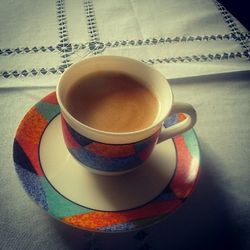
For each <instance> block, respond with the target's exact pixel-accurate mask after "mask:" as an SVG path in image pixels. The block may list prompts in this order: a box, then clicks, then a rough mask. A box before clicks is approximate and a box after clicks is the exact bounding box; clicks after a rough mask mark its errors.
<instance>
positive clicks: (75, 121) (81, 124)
mask: <svg viewBox="0 0 250 250" xmlns="http://www.w3.org/2000/svg"><path fill="white" fill-rule="evenodd" d="M96 58H115V59H121V60H127V61H133V62H136V63H138V64H141V65H143V67H146V68H148V69H150V70H153V71H156V72H157V74H158V75H160V76H161V77H162V78H164V80H165V81H166V87H168V89H169V93H170V96H168V98H171V100H170V103H171V104H173V100H174V96H173V92H172V90H171V87H170V85H169V83H168V80H167V79H166V78H165V76H164V75H163V74H162V73H161V72H160V71H158V70H156V69H154V68H151V67H150V66H149V65H147V64H145V63H143V62H141V61H139V60H136V59H133V58H130V57H125V56H116V55H114V56H113V55H95V56H93V57H89V58H86V59H82V60H80V61H78V62H76V63H73V64H72V65H70V66H69V67H68V68H67V69H66V70H65V71H64V72H63V74H62V75H61V76H60V78H59V81H58V83H57V86H56V97H57V101H58V103H59V106H60V108H61V112H62V113H63V114H66V117H65V116H64V118H65V120H66V121H68V118H67V117H69V118H70V119H71V120H72V121H73V122H74V123H75V124H77V126H80V127H84V128H85V129H87V130H89V131H91V132H93V133H97V134H99V135H105V136H114V137H115V136H129V135H135V134H140V133H146V132H149V131H150V130H152V133H154V132H155V128H157V127H158V126H159V125H161V124H162V123H163V121H164V120H165V119H166V118H167V116H168V115H169V113H170V111H171V106H170V108H169V110H168V112H166V114H165V115H164V116H163V118H162V119H160V120H159V121H158V122H157V123H154V122H153V123H152V124H151V125H150V126H148V127H146V128H143V129H140V130H135V131H129V132H111V131H105V130H100V129H96V128H93V127H90V126H88V125H86V124H84V123H82V122H80V121H79V120H77V119H76V118H75V117H74V116H72V115H71V114H70V112H69V111H68V110H67V109H66V107H65V106H64V104H63V103H62V101H61V98H60V95H59V88H60V82H61V80H62V77H63V76H64V75H65V74H67V72H68V71H70V70H71V68H73V67H75V66H76V65H78V64H81V63H82V62H83V61H90V60H95V59H96ZM76 130H77V129H76ZM78 132H79V131H78Z"/></svg>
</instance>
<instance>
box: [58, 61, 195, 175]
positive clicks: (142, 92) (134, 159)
mask: <svg viewBox="0 0 250 250" xmlns="http://www.w3.org/2000/svg"><path fill="white" fill-rule="evenodd" d="M56 95H57V100H58V103H59V105H60V109H61V123H62V131H63V137H64V141H65V143H66V146H67V148H68V150H69V152H70V153H71V155H72V156H73V157H74V158H75V159H76V160H77V161H78V162H79V163H80V165H82V166H83V167H85V168H87V169H88V170H90V171H91V172H93V173H96V174H102V175H120V174H124V173H127V172H130V171H132V170H134V169H136V168H137V167H138V166H140V165H141V164H142V163H143V162H145V161H146V160H147V159H148V157H149V156H150V154H151V153H152V152H153V149H154V147H155V145H156V144H157V143H160V142H162V141H164V140H167V139H169V138H172V137H174V136H176V135H178V134H181V133H183V132H185V131H187V130H189V129H191V128H192V127H193V126H194V124H195V123H196V112H195V109H194V108H193V107H192V106H191V105H190V104H187V103H180V102H178V103H177V102H174V101H173V93H172V90H171V87H170V85H169V83H168V81H167V80H166V78H165V77H164V76H163V75H162V74H161V73H160V72H158V71H157V70H155V69H154V68H153V67H151V66H149V65H146V64H144V63H143V62H140V61H137V60H134V59H131V58H127V57H120V56H94V57H91V58H87V59H84V60H82V61H80V62H77V63H75V64H73V65H71V66H70V67H69V68H68V69H67V70H66V71H65V72H64V73H63V74H62V76H61V78H60V80H59V83H58V85H57V89H56ZM177 113H184V114H185V116H186V119H184V120H183V121H181V122H179V123H177V124H175V125H172V126H170V127H168V128H165V127H164V126H163V122H164V121H165V120H166V119H167V118H168V117H169V116H171V115H173V114H177Z"/></svg>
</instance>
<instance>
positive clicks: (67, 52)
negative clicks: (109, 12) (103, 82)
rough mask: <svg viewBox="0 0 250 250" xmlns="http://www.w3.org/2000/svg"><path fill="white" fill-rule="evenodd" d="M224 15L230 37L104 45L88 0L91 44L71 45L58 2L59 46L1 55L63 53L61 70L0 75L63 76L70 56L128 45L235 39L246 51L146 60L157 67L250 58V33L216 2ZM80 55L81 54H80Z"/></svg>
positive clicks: (1, 51) (62, 4)
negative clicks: (248, 43)
mask: <svg viewBox="0 0 250 250" xmlns="http://www.w3.org/2000/svg"><path fill="white" fill-rule="evenodd" d="M214 1H215V3H216V5H217V7H218V9H219V11H220V13H221V14H222V16H223V18H224V20H225V22H226V23H227V25H228V27H229V28H230V30H231V31H232V33H230V34H224V35H221V34H217V35H203V36H177V37H172V38H171V37H160V38H148V39H137V40H133V39H132V40H118V41H107V42H101V41H100V37H99V33H98V29H97V23H96V18H95V12H94V6H93V3H92V1H91V0H84V1H83V3H84V10H85V15H86V20H87V28H88V33H89V36H90V42H87V43H84V44H83V43H78V44H74V43H70V42H69V35H68V31H67V20H66V14H65V1H64V0H57V1H56V9H57V20H58V25H59V28H58V29H59V38H60V41H59V43H58V44H57V45H55V46H52V45H51V46H33V47H28V46H27V47H21V48H3V49H0V56H11V55H19V54H30V53H43V52H49V53H50V52H59V53H60V56H61V58H62V64H61V65H60V66H58V67H51V68H39V69H36V68H33V69H30V70H27V69H24V70H9V71H8V70H6V71H0V76H2V77H4V78H9V77H16V78H18V77H29V76H38V75H47V74H61V73H63V72H64V70H65V69H66V68H68V67H69V66H70V65H71V64H72V63H71V60H70V56H71V55H74V54H76V55H77V53H76V52H77V51H80V50H84V49H86V48H88V49H89V52H88V53H93V54H99V53H102V52H103V51H104V49H106V48H117V47H125V46H149V45H150V46H153V45H159V44H165V43H178V42H194V41H202V42H203V41H212V40H234V41H237V42H239V43H240V45H241V47H242V48H243V50H244V51H243V52H231V53H230V52H228V53H223V54H218V53H217V54H208V55H192V56H180V57H171V58H154V59H148V60H142V61H143V62H145V63H149V64H156V63H176V62H192V61H196V62H204V61H212V60H229V59H236V58H244V57H245V58H248V59H249V57H250V52H249V46H248V45H247V44H246V42H248V41H249V39H250V32H248V33H243V32H240V30H239V29H238V27H237V25H236V24H235V22H234V20H233V19H232V17H231V15H230V13H229V12H228V11H227V10H226V9H225V8H224V6H222V5H221V4H220V3H218V2H217V1H216V0H214ZM79 56H80V55H79Z"/></svg>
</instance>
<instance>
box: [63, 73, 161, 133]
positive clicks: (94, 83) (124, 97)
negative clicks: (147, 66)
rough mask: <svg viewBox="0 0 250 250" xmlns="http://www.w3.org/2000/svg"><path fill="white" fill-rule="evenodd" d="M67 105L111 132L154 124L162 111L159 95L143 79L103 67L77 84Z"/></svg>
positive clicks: (88, 122)
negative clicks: (145, 84)
mask: <svg viewBox="0 0 250 250" xmlns="http://www.w3.org/2000/svg"><path fill="white" fill-rule="evenodd" d="M66 108H67V110H68V111H69V112H70V114H71V115H72V116H73V117H74V118H76V119H77V120H78V121H80V122H81V123H83V124H85V125H87V126H89V127H92V128H95V129H99V130H103V131H108V132H133V131H137V130H141V129H144V128H147V127H148V126H150V125H151V124H152V123H153V122H154V120H155V118H156V115H157V113H158V109H159V105H158V100H157V98H156V97H155V95H154V94H153V93H152V92H151V91H150V90H149V89H147V88H146V87H145V86H144V85H143V84H142V83H141V82H140V81H139V80H137V79H136V78H134V77H132V76H129V75H127V74H124V73H120V72H112V71H107V72H106V71H105V72H104V71H100V72H95V73H92V74H89V75H86V76H84V77H83V78H81V79H80V80H79V81H77V82H76V83H74V84H73V86H72V87H71V88H70V90H69V91H68V94H67V96H66Z"/></svg>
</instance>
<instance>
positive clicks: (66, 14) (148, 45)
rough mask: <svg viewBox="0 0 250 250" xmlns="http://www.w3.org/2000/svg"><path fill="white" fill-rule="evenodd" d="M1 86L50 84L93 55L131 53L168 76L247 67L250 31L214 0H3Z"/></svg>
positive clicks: (0, 20)
mask: <svg viewBox="0 0 250 250" xmlns="http://www.w3.org/2000/svg"><path fill="white" fill-rule="evenodd" d="M0 22H1V27H0V32H1V37H0V60H1V61H0V65H1V66H0V79H1V82H0V87H15V86H17V87H21V86H55V85H56V83H57V81H58V78H59V76H60V74H61V73H62V72H63V71H64V70H65V69H66V68H67V67H69V66H70V65H71V64H72V63H74V62H76V61H78V60H81V59H82V58H84V57H87V56H93V55H97V54H103V55H107V54H112V55H123V56H129V57H133V58H136V59H138V60H141V61H143V62H145V63H148V64H152V65H153V67H155V68H158V69H159V70H161V72H162V73H163V74H165V76H166V78H168V79H172V78H179V77H186V76H196V75H207V74H214V73H222V72H234V71H242V70H249V46H248V44H249V37H250V33H249V32H248V31H247V30H246V29H245V28H244V27H243V26H242V25H241V24H240V23H239V22H238V21H237V20H236V19H235V18H234V17H233V16H232V15H231V14H230V13H228V12H227V10H226V9H225V8H224V7H223V6H222V5H221V4H220V3H218V2H217V1H213V0H210V1H207V0H188V1H181V2H179V1H175V0H166V1H163V0H155V1H150V0H146V1H144V0H138V1H134V0H124V1H115V0H114V1H101V0H96V1H93V0H84V1H83V0H74V1H67V0H57V1H39V2H36V1H32V0H25V1H21V2H20V1H2V3H1V9H0Z"/></svg>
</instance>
